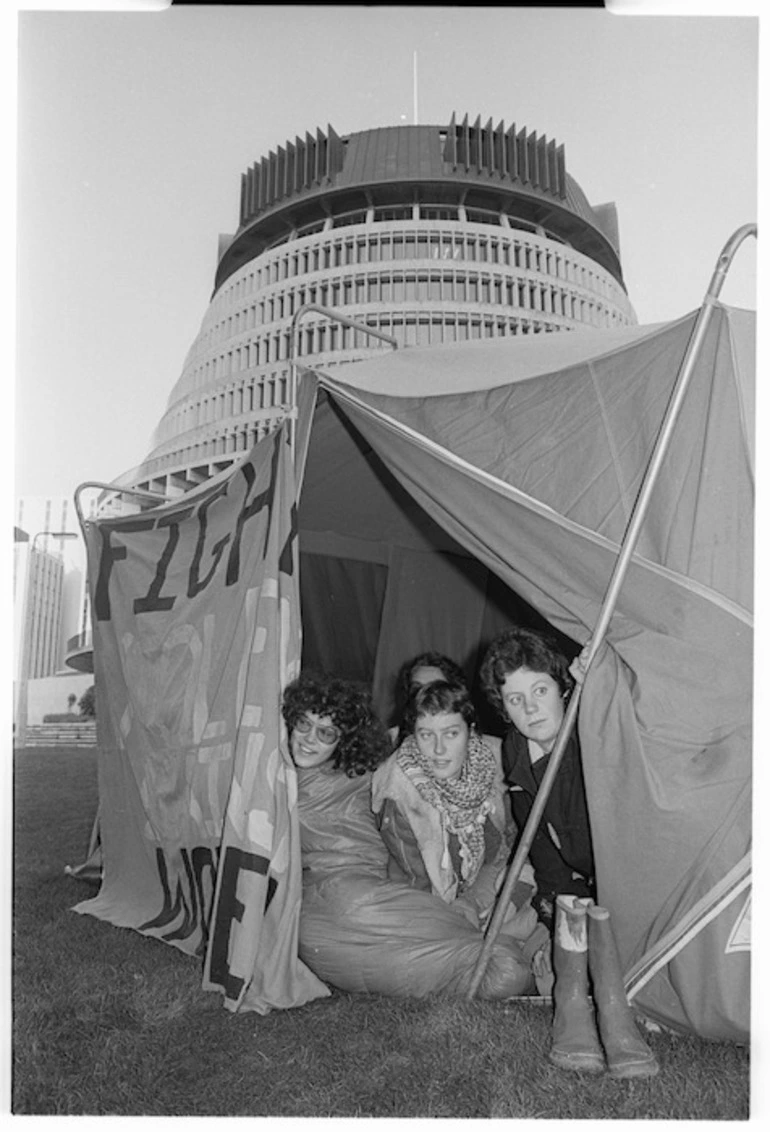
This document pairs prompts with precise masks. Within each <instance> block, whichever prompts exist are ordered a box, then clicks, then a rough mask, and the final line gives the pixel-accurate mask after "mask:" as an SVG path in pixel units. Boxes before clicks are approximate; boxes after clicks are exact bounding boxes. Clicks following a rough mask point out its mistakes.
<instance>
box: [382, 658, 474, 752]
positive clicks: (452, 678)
mask: <svg viewBox="0 0 770 1132" xmlns="http://www.w3.org/2000/svg"><path fill="white" fill-rule="evenodd" d="M418 668H437V669H438V670H439V672H440V673H441V675H442V676H443V677H444V679H445V680H448V681H449V682H450V683H452V684H467V683H468V681H467V680H466V679H465V673H464V672H463V670H462V668H461V667H460V665H459V664H457V663H455V661H454V660H452V658H451V657H448V656H444V654H443V653H440V652H421V653H420V654H419V655H418V656H413V657H412V659H411V660H407V661H406V663H405V664H402V665H401V667H400V668H399V670H398V676H397V677H396V712H395V716H393V717H391V718H395V721H396V723H397V724H398V738H397V740H396V746H398V745H399V744H400V743H401V742H402V741H403V739H404V738H405V737H406V736H407V735H408V734H409V731H408V730H407V729H406V728H405V727H404V712H405V711H406V705H407V704H408V703H409V698H410V696H411V695H412V677H413V675H414V673H415V672H416V671H417V669H418Z"/></svg>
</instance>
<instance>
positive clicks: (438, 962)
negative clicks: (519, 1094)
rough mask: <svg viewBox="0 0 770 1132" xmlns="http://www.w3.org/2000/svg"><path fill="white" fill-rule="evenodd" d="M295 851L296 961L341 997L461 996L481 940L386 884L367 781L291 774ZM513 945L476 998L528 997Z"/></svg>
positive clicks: (435, 902)
mask: <svg viewBox="0 0 770 1132" xmlns="http://www.w3.org/2000/svg"><path fill="white" fill-rule="evenodd" d="M297 779H298V791H299V794H298V800H299V819H300V837H301V845H302V865H303V870H302V877H303V890H302V913H301V919H300V933H299V936H300V957H301V959H302V960H303V962H305V963H306V964H307V965H308V967H310V968H311V970H312V971H313V972H314V973H315V974H316V975H317V976H318V977H319V978H321V979H323V980H324V981H325V982H328V983H331V984H332V985H333V986H335V987H339V988H340V989H342V990H347V991H364V992H369V993H372V994H388V995H401V996H408V997H414V998H421V997H423V996H425V995H428V994H436V993H439V992H443V993H448V994H454V995H464V994H466V993H467V990H468V987H469V985H470V981H471V978H472V975H473V970H474V966H475V964H476V960H477V958H478V955H479V952H480V951H481V947H482V945H483V941H484V937H483V935H482V932H481V930H480V929H479V928H478V927H476V926H474V925H473V924H472V923H471V922H470V920H468V919H466V917H465V915H464V914H463V912H462V911H461V910H460V909H459V907H454V906H453V904H451V903H445V902H444V901H443V900H442V899H441V898H440V897H439V896H436V895H434V894H433V893H432V892H427V891H424V890H422V889H418V888H412V887H410V886H409V885H408V884H405V883H400V882H397V881H392V880H389V879H388V859H389V858H388V851H387V848H386V846H385V844H384V842H383V841H382V839H381V837H380V834H379V831H378V830H377V826H376V823H375V818H374V815H373V813H372V810H371V802H370V800H371V775H369V774H365V775H361V776H360V777H356V778H348V777H347V776H346V775H345V774H344V772H342V771H340V770H334V769H332V768H331V767H330V766H329V765H328V764H324V765H323V766H320V767H314V768H311V769H298V771H297ZM534 990H535V985H534V981H533V979H532V976H531V974H530V970H529V963H528V962H527V960H526V959H525V958H524V957H523V955H522V951H521V947H520V945H519V943H518V942H517V941H516V940H515V939H513V938H511V937H510V936H506V935H505V933H504V932H501V934H500V935H499V936H498V938H497V940H496V942H495V945H494V948H493V950H492V954H491V956H490V959H489V963H488V965H487V968H486V971H485V973H484V978H483V980H482V983H481V986H480V987H479V989H478V992H477V994H478V997H479V998H487V999H504V998H510V997H512V996H514V995H520V994H526V993H530V992H534Z"/></svg>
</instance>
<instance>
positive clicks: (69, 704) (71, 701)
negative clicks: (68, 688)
mask: <svg viewBox="0 0 770 1132" xmlns="http://www.w3.org/2000/svg"><path fill="white" fill-rule="evenodd" d="M76 700H77V696H76V695H75V693H74V692H70V694H69V695H68V696H67V710H68V711H69V712H70V713H71V712H72V709H73V708H74V706H75V701H76Z"/></svg>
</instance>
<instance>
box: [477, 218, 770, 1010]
mask: <svg viewBox="0 0 770 1132" xmlns="http://www.w3.org/2000/svg"><path fill="white" fill-rule="evenodd" d="M756 235H757V226H756V224H744V225H743V226H742V227H740V228H738V229H737V230H736V231H735V232H734V233H733V235H732V236H731V237H730V239H729V240H728V241H727V243H726V244H725V246H724V247H723V249H722V251H721V253H720V256H719V259H718V260H717V264H716V267H715V269H714V273H713V275H712V277H711V282H710V284H709V288H708V290H707V292H706V295H705V297H704V300H703V304H702V305H701V308H700V310H699V312H698V317H697V319H696V320H695V325H694V327H693V330H692V334H691V336H690V341H689V342H688V344H687V349H686V351H685V355H684V358H683V359H682V363H681V365H680V367H679V373H678V374H677V379H676V381H675V383H674V388H673V390H672V392H671V397H670V398H669V402H668V405H667V407H666V412H665V414H664V416H663V421H662V423H661V426H660V430H659V432H658V436H657V438H656V441H655V446H654V448H653V451H652V455H651V456H650V460H649V463H648V465H647V469H646V471H645V474H644V479H643V480H642V485H641V487H640V489H639V494H638V495H637V498H636V502H635V503H634V507H633V510H632V512H631V516H630V518H629V520H628V525H627V526H626V530H625V534H624V535H623V541H622V543H621V546H620V551H619V554H618V557H617V560H616V562H615V567H614V569H613V572H612V577H611V578H610V582H609V585H608V587H607V592H606V594H605V596H604V601H603V604H602V608H601V611H600V613H599V618H598V620H597V623H596V627H595V629H594V632H593V635H592V637H591V641H590V643H589V645H588V655H587V657H586V661H585V670H586V672H587V671H588V669H589V668H590V666H591V663H592V661H593V659H594V657H595V656H596V653H597V651H598V649H599V647H600V645H601V644H602V643H603V641H604V637H605V634H606V632H607V628H608V626H609V623H610V619H611V618H612V614H613V612H614V610H615V605H616V603H617V599H618V594H619V592H620V587H621V585H622V584H623V580H624V578H625V575H626V572H627V570H628V566H629V563H630V560H631V555H632V554H633V552H634V547H635V546H636V543H637V540H638V537H639V532H640V530H641V526H642V523H643V521H644V518H645V516H646V513H647V509H648V506H649V501H650V496H651V494H652V490H653V488H654V486H655V482H656V480H657V477H658V473H659V471H660V468H661V465H662V463H663V459H664V457H665V454H666V451H667V449H668V445H669V441H670V439H671V434H672V432H673V429H674V426H675V424H676V420H677V417H678V415H679V410H680V408H681V405H682V400H683V398H684V395H685V392H686V390H687V386H688V384H689V381H690V377H691V376H692V372H693V369H694V368H695V360H696V358H697V356H698V352H699V351H700V348H701V346H702V344H703V339H704V337H705V333H706V329H707V327H708V323H709V320H710V317H711V314H712V311H713V309H714V304H715V303H716V301H717V298H718V296H719V292H720V291H721V289H722V284H723V283H724V280H725V276H726V274H727V271H728V269H729V267H730V264H731V263H732V260H733V257H734V256H735V253H736V251H737V250H738V248H739V247H740V245H741V244H742V243H743V241H744V240H745V239H746V237H747V236H755V237H756ZM581 692H582V685H581V684H580V683H578V684H576V685H575V688H574V690H573V692H572V695H571V697H570V700H569V703H568V704H567V708H566V710H565V712H564V719H563V720H562V725H561V728H560V730H559V734H558V735H557V737H556V742H555V744H554V748H553V751H552V752H551V757H550V759H549V760H548V766H547V768H546V772H545V774H544V775H543V780H542V782H541V783H540V788H539V789H538V792H537V794H536V796H535V801H534V803H533V804H532V810H531V811H530V814H529V817H528V818H527V821H526V824H525V826H524V829H523V831H522V834H521V839H520V841H519V845H518V847H517V849H516V852H515V853H514V856H513V860H512V861H511V864H510V866H509V868H508V873H507V875H506V878H505V882H504V884H503V887H502V889H501V891H500V895H499V896H498V899H497V904H496V907H495V911H494V915H493V916H492V919H491V920H490V923H489V926H488V928H487V932H486V936H485V939H484V945H483V947H482V949H481V951H480V952H479V957H478V959H477V961H476V966H475V967H474V970H473V976H472V978H471V983H470V987H469V989H468V998H469V999H472V998H473V997H474V996H475V994H476V991H477V990H478V987H479V985H480V983H481V980H482V978H483V977H484V972H485V970H486V968H487V964H488V962H489V958H490V955H491V952H492V947H493V946H494V943H495V940H496V939H497V936H498V934H499V931H500V928H501V927H502V923H503V920H504V919H505V914H506V911H507V908H508V904H509V902H510V898H511V894H512V892H513V888H514V885H515V884H516V882H517V880H518V879H519V876H520V874H521V870H522V868H523V865H524V862H525V861H526V858H527V855H528V853H529V849H530V846H531V844H532V841H533V838H534V836H535V832H536V830H537V828H538V826H539V824H540V819H541V818H542V816H543V810H544V809H545V805H546V802H547V800H548V796H549V794H550V791H551V787H552V785H553V781H554V778H555V777H556V773H557V771H558V769H559V765H560V763H561V760H562V757H563V755H564V751H565V749H566V746H567V740H568V739H569V737H570V735H571V733H572V729H573V727H574V725H575V720H576V718H577V711H578V706H579V703H580V696H581Z"/></svg>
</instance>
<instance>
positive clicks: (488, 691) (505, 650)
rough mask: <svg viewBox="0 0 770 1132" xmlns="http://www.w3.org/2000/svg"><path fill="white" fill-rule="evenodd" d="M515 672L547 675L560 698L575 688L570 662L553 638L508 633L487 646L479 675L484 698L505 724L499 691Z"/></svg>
mask: <svg viewBox="0 0 770 1132" xmlns="http://www.w3.org/2000/svg"><path fill="white" fill-rule="evenodd" d="M518 668H528V669H530V671H532V672H547V673H548V675H549V676H552V677H553V679H554V680H555V681H556V683H557V684H558V685H559V690H560V691H561V693H562V695H566V694H567V693H569V692H571V691H572V689H573V687H574V686H575V681H574V679H573V678H572V676H571V675H570V671H569V660H568V659H567V657H566V656H565V655H564V653H563V652H562V650H561V648H560V646H559V643H558V641H557V639H556V637H555V636H553V635H552V634H551V633H547V632H543V631H542V630H538V629H508V630H507V631H506V632H505V633H501V634H500V636H499V637H496V638H495V640H494V641H493V642H492V644H491V645H490V646H489V648H488V649H487V652H486V655H485V657H484V659H483V661H482V662H481V669H480V671H479V677H480V683H481V687H482V688H483V689H484V694H485V696H486V697H487V699H488V700H489V702H490V703H491V704H492V705H493V707H495V708H496V709H497V711H498V712H499V713H500V715H501V716H502V717H503V719H505V720H506V721H507V722H509V721H508V715H507V713H506V711H505V708H504V707H503V698H502V696H501V695H500V689H501V688H502V686H503V684H504V683H505V681H506V679H507V678H508V676H510V674H511V673H512V672H515V671H516V670H517V669H518Z"/></svg>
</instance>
